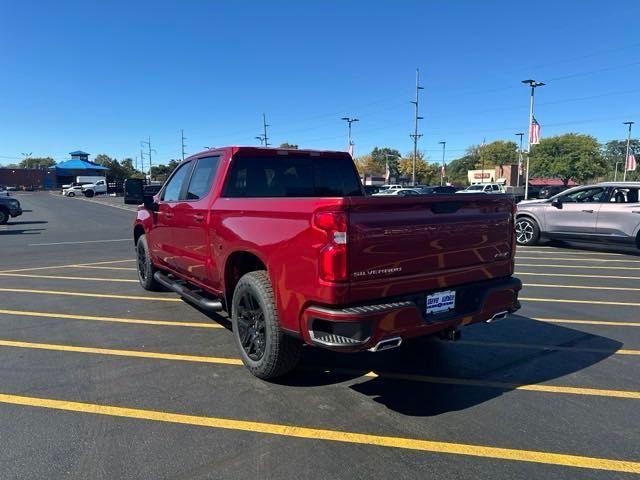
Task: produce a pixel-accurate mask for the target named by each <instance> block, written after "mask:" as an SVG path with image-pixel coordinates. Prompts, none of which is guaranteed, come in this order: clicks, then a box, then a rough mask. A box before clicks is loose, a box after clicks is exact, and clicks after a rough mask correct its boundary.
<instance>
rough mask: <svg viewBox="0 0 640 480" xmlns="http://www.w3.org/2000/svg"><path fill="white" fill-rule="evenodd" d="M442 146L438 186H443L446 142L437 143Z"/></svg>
mask: <svg viewBox="0 0 640 480" xmlns="http://www.w3.org/2000/svg"><path fill="white" fill-rule="evenodd" d="M438 143H439V144H440V145H442V166H441V167H440V186H442V185H444V151H445V148H446V146H447V142H438Z"/></svg>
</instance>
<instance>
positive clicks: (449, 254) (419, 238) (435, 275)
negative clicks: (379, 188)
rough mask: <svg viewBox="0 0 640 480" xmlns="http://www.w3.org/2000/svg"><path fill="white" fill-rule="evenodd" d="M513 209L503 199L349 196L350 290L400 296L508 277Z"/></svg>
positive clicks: (459, 196)
mask: <svg viewBox="0 0 640 480" xmlns="http://www.w3.org/2000/svg"><path fill="white" fill-rule="evenodd" d="M512 209H513V202H512V200H511V199H510V198H509V197H508V196H506V195H486V194H479V195H473V194H466V195H428V196H422V197H418V198H416V197H404V198H402V197H400V198H389V197H386V198H385V197H364V198H354V199H351V202H350V206H349V227H348V228H349V240H348V248H349V250H348V264H349V276H350V282H351V285H352V291H353V292H354V293H356V295H355V296H356V297H357V296H359V295H357V292H358V291H360V292H361V293H364V292H365V291H367V295H366V296H370V295H371V294H374V293H375V292H377V293H375V294H378V295H381V296H390V295H400V294H404V293H411V292H412V291H418V290H420V289H429V288H434V287H435V288H437V287H446V286H448V285H451V284H461V283H466V282H472V281H477V280H482V279H489V278H494V277H497V276H500V275H508V274H509V273H510V266H509V265H510V263H511V262H512V255H513V252H512V248H513V244H512V238H513V214H512ZM358 284H360V288H358V287H357V286H358ZM376 285H378V286H379V287H380V288H378V289H375V288H374V287H375V286H376ZM354 300H356V299H355V298H354Z"/></svg>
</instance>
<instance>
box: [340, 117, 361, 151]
mask: <svg viewBox="0 0 640 480" xmlns="http://www.w3.org/2000/svg"><path fill="white" fill-rule="evenodd" d="M341 120H344V121H345V122H347V124H348V130H347V131H348V134H347V150H349V153H351V152H353V141H352V140H351V124H352V123H353V122H359V121H360V120H359V119H357V118H351V117H342V119H341Z"/></svg>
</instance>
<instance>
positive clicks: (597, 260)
mask: <svg viewBox="0 0 640 480" xmlns="http://www.w3.org/2000/svg"><path fill="white" fill-rule="evenodd" d="M516 260H569V261H571V262H623V263H640V260H629V259H624V260H618V259H609V258H569V257H522V256H520V255H516Z"/></svg>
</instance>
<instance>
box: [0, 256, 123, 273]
mask: <svg viewBox="0 0 640 480" xmlns="http://www.w3.org/2000/svg"><path fill="white" fill-rule="evenodd" d="M124 262H135V260H134V259H127V260H109V261H105V262H92V263H86V264H85V265H108V264H111V263H124ZM74 265H77V264H75V263H74V264H71V265H49V266H47V267H28V268H14V269H11V270H1V271H0V273H13V272H31V271H35V270H48V269H54V268H67V267H73V266H74Z"/></svg>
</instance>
